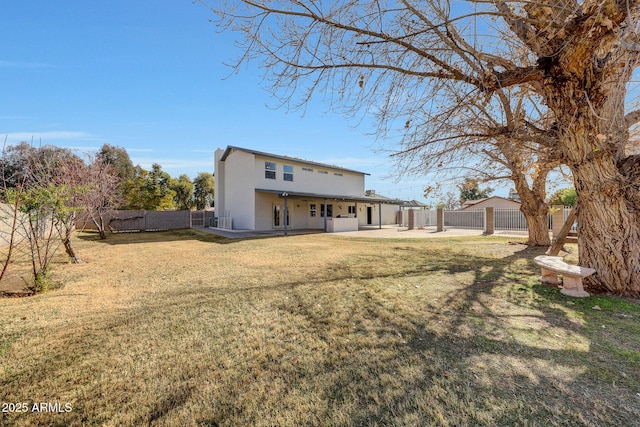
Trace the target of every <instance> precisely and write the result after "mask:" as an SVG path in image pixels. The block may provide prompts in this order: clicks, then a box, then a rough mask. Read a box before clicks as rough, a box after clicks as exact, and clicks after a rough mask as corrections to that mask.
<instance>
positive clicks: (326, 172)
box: [318, 171, 329, 175]
mask: <svg viewBox="0 0 640 427" xmlns="http://www.w3.org/2000/svg"><path fill="white" fill-rule="evenodd" d="M318 173H321V174H324V175H328V174H329V172H328V171H318Z"/></svg>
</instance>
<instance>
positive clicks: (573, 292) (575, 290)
mask: <svg viewBox="0 0 640 427" xmlns="http://www.w3.org/2000/svg"><path fill="white" fill-rule="evenodd" d="M533 262H535V263H536V264H538V265H539V266H540V268H541V269H542V275H541V276H540V281H541V282H542V283H550V284H553V285H558V284H560V280H558V274H562V289H561V290H560V292H561V293H563V294H565V295H569V296H572V297H588V296H589V293H588V292H586V291H585V290H584V289H583V288H582V279H583V278H585V277H587V276H591V275H592V274H593V273H595V272H596V271H595V270H594V269H593V268H589V267H580V266H578V265H571V264H567V263H566V262H564V261H563V260H562V257H559V256H549V255H539V256H537V257H535V258H534V259H533Z"/></svg>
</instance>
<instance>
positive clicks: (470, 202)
mask: <svg viewBox="0 0 640 427" xmlns="http://www.w3.org/2000/svg"><path fill="white" fill-rule="evenodd" d="M490 200H501V201H502V200H504V201H507V202H510V203H513V204H517V205H520V202H518V201H517V200H513V199H507V198H506V197H500V196H491V197H485V198H484V199H478V200H466V201H465V202H464V203H463V204H462V207H461V208H460V210H465V209H470V208H472V207H474V206H476V205H477V204H480V203H483V202H486V201H490Z"/></svg>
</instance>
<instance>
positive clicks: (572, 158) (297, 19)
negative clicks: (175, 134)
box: [215, 0, 640, 296]
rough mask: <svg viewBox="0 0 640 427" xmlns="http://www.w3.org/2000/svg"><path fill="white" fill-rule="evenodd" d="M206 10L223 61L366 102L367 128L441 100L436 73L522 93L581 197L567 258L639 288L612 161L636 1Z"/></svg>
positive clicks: (623, 134)
mask: <svg viewBox="0 0 640 427" xmlns="http://www.w3.org/2000/svg"><path fill="white" fill-rule="evenodd" d="M215 11H216V13H218V14H219V15H218V16H219V18H220V21H219V24H220V25H222V26H223V27H228V28H231V29H232V30H236V31H239V32H240V33H241V34H242V35H243V40H242V42H241V43H243V47H244V52H243V55H242V56H241V57H240V59H239V61H238V63H237V65H240V64H242V63H243V62H245V61H247V60H251V59H254V58H260V59H261V61H262V65H263V66H264V70H265V73H266V77H267V79H269V80H270V82H271V83H272V86H271V89H272V91H273V92H274V93H275V94H277V95H279V96H280V99H281V100H282V102H283V104H287V105H289V106H296V105H304V104H305V103H306V102H307V101H308V100H309V99H310V98H311V97H312V96H313V95H314V94H315V93H316V92H323V93H325V94H326V97H327V98H328V100H329V101H330V102H332V103H333V105H335V106H336V107H341V108H338V109H342V108H344V109H345V110H346V112H348V113H349V112H350V113H356V112H358V111H374V112H376V113H377V115H378V118H379V119H380V120H379V122H380V126H381V127H380V129H379V132H381V133H384V132H386V131H388V130H389V129H392V128H394V126H396V125H397V124H398V123H406V121H408V120H412V119H413V117H414V116H417V117H421V116H422V112H424V111H429V110H431V109H435V108H438V107H439V105H440V104H442V103H444V105H445V108H449V107H450V106H451V102H452V100H451V99H448V98H445V99H442V98H441V97H440V90H441V88H442V87H444V86H446V85H449V86H455V87H456V88H457V89H458V90H459V93H460V96H461V97H463V98H467V97H468V98H472V97H484V98H485V99H489V100H491V99H494V98H495V97H499V96H500V91H501V90H503V89H505V88H511V87H513V88H526V89H527V90H530V91H532V92H534V93H535V94H536V95H537V96H538V97H539V98H540V99H541V100H542V102H543V103H544V105H545V106H546V107H547V108H548V109H549V110H550V111H551V113H552V114H553V119H554V122H553V124H552V125H551V126H549V127H548V128H547V131H550V132H552V133H553V134H554V138H549V139H548V140H547V141H546V142H545V141H541V143H542V144H545V146H546V147H547V148H548V149H549V150H551V151H553V153H554V156H557V158H558V159H559V161H560V162H562V163H563V164H566V165H567V166H568V167H569V168H570V170H571V172H572V174H573V178H574V183H575V188H576V191H577V193H578V196H579V197H580V200H581V209H580V212H579V214H578V229H579V234H580V236H581V238H580V240H579V253H580V262H581V263H582V264H584V265H586V266H589V267H593V268H595V269H596V271H597V274H596V275H595V276H593V278H592V279H589V281H588V284H589V286H590V287H591V288H592V289H598V288H599V289H604V290H608V291H611V292H614V293H618V294H628V295H635V296H640V274H638V273H640V209H639V208H640V206H639V201H638V200H637V195H636V194H635V193H634V190H635V189H636V188H637V185H636V184H637V181H635V179H636V178H634V177H633V176H629V175H626V174H625V173H622V172H621V169H620V168H619V165H620V164H621V163H626V162H627V161H628V160H627V155H626V151H627V146H628V144H629V127H630V126H632V125H634V124H635V123H637V122H638V121H640V111H637V110H635V111H629V110H628V109H627V108H626V107H625V105H626V104H625V101H626V97H627V84H628V83H629V82H630V81H631V79H632V76H633V73H634V70H636V68H637V65H638V60H639V55H640V38H639V37H638V34H637V29H638V24H639V20H640V9H639V1H638V0H626V1H614V0H599V1H595V0H587V1H581V2H578V1H577V0H545V1H539V2H529V1H522V2H520V1H514V2H505V1H502V0H490V1H486V2H485V1H470V2H455V3H450V2H447V1H442V2H439V1H435V0H427V1H420V2H418V1H412V0H401V1H399V2H395V1H394V2H391V1H374V0H372V1H365V2H362V1H355V0H345V1H340V2H335V1H327V2H323V1H321V0H314V1H311V0H309V1H301V0H298V1H296V0H294V1H269V2H266V1H257V0H246V1H239V0H238V1H234V2H228V3H223V4H222V5H221V6H220V7H219V8H218V9H217V10H215ZM294 95H295V96H294ZM421 137H422V138H424V139H430V138H432V137H433V136H430V135H421ZM445 150H446V145H445ZM628 169H633V168H625V169H623V170H628Z"/></svg>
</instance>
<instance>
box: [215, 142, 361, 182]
mask: <svg viewBox="0 0 640 427" xmlns="http://www.w3.org/2000/svg"><path fill="white" fill-rule="evenodd" d="M234 150H235V151H242V152H244V153H249V154H253V155H255V156H260V157H266V158H269V159H276V160H282V161H285V162H296V163H301V164H305V165H310V166H315V167H321V168H327V169H334V170H339V171H343V172H350V173H357V174H361V175H369V176H370V175H371V174H370V173H366V172H361V171H357V170H354V169H348V168H343V167H340V166H334V165H329V164H326V163H318V162H312V161H309V160H304V159H298V158H296V157H289V156H281V155H278V154H272V153H265V152H264V151H257V150H251V149H248V148H242V147H235V146H232V145H228V146H227V148H226V149H225V150H224V153H222V156H221V157H220V161H222V162H224V161H225V160H226V159H227V157H228V156H229V155H230V154H231V153H232V152H233V151H234Z"/></svg>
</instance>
